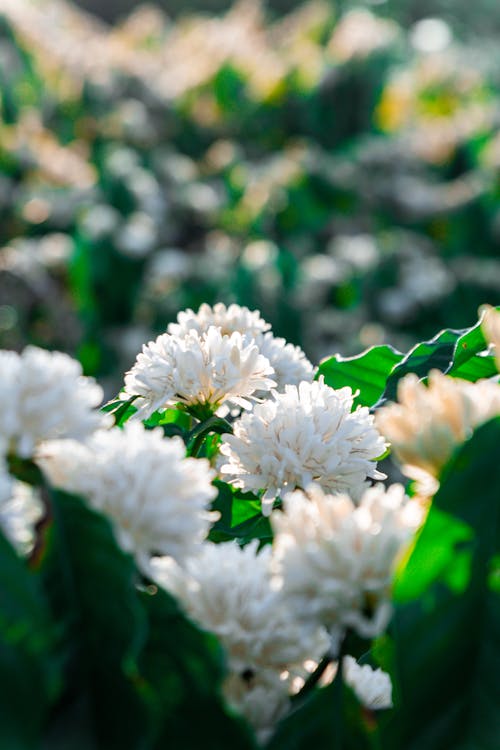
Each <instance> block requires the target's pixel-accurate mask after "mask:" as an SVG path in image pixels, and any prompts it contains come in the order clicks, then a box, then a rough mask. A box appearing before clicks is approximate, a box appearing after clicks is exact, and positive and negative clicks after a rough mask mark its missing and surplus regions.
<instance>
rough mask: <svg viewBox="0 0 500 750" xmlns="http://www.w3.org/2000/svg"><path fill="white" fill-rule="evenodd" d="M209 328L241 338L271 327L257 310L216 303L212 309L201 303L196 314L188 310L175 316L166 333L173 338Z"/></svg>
mask: <svg viewBox="0 0 500 750" xmlns="http://www.w3.org/2000/svg"><path fill="white" fill-rule="evenodd" d="M210 326H216V327H217V328H220V331H221V333H222V335H223V336H230V335H231V334H232V333H234V332H237V333H241V334H242V335H243V336H249V337H251V338H255V336H257V335H259V334H261V333H263V332H264V331H268V330H269V329H270V328H271V326H270V324H269V323H266V321H265V320H264V319H263V318H261V317H260V312H259V310H249V309H248V307H240V305H235V304H232V305H229V307H226V305H224V304H223V303H222V302H218V303H217V304H216V305H214V306H213V307H210V305H207V304H206V303H203V304H202V305H201V307H200V309H199V310H198V312H197V313H195V312H194V310H191V309H188V310H185V311H183V312H180V313H179V314H178V315H177V323H169V325H168V328H167V332H168V333H170V334H172V335H174V336H185V335H186V334H188V333H190V332H191V331H196V332H197V333H200V334H202V333H206V332H207V331H208V329H209V328H210Z"/></svg>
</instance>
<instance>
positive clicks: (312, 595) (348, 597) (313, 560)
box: [271, 484, 421, 637]
mask: <svg viewBox="0 0 500 750" xmlns="http://www.w3.org/2000/svg"><path fill="white" fill-rule="evenodd" d="M271 520H272V526H273V529H274V532H275V560H276V563H275V564H276V573H277V575H278V579H279V580H280V581H281V582H282V585H283V594H284V596H285V597H286V598H287V601H288V603H289V606H290V608H291V609H292V611H293V612H294V614H295V616H296V617H297V618H298V619H299V620H300V621H304V622H306V623H309V624H311V625H312V624H313V623H316V624H322V625H324V626H325V627H327V628H328V629H329V630H330V632H331V633H332V635H338V634H339V632H340V633H341V632H342V630H343V629H344V628H345V627H347V626H350V627H352V628H354V629H355V630H356V631H357V632H358V633H359V634H360V635H362V636H364V637H372V636H375V635H377V634H378V633H380V632H382V630H383V629H384V628H385V626H386V625H387V622H388V619H389V616H390V612H391V607H390V603H389V598H390V588H391V582H392V574H393V568H394V564H395V561H396V558H397V557H398V555H399V553H400V551H401V548H402V546H403V545H404V544H405V543H406V542H407V541H408V540H409V538H410V537H411V535H412V533H413V532H414V530H415V528H416V527H417V526H418V524H419V522H420V520H421V515H420V512H419V506H418V505H417V504H416V503H415V502H412V501H409V500H408V498H407V497H406V496H405V494H404V489H403V487H402V486H401V485H392V487H390V488H389V489H388V490H385V488H384V486H383V485H381V484H378V485H376V486H374V487H371V488H369V489H367V490H366V491H365V493H364V494H363V496H362V498H361V501H360V503H359V505H357V506H356V505H355V504H354V503H353V502H352V500H351V499H350V498H349V497H348V496H347V495H337V496H332V495H325V494H324V493H323V491H322V489H321V488H320V487H319V486H318V485H313V486H311V487H310V488H309V489H308V492H307V494H305V493H304V492H301V491H296V492H294V493H292V494H290V495H287V497H286V498H285V512H284V513H282V512H280V511H275V512H274V513H273V515H272V519H271Z"/></svg>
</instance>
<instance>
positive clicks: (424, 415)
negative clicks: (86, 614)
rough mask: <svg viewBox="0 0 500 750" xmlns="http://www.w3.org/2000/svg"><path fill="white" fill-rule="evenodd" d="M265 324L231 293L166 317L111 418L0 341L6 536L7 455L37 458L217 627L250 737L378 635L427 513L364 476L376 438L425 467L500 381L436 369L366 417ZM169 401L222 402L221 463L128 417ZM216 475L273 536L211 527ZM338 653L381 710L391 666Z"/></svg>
mask: <svg viewBox="0 0 500 750" xmlns="http://www.w3.org/2000/svg"><path fill="white" fill-rule="evenodd" d="M269 329H270V326H269V324H268V323H266V322H265V321H264V320H263V319H262V318H261V316H260V314H259V313H258V312H257V311H250V310H248V308H244V307H239V306H237V305H230V306H229V307H226V306H225V305H222V304H219V305H215V307H213V308H211V307H209V306H208V305H202V306H201V308H200V310H199V311H198V312H197V313H195V312H194V311H192V310H187V311H185V312H183V313H179V316H178V319H177V322H176V323H172V324H170V325H169V327H168V330H167V332H165V333H163V334H162V335H160V336H159V337H158V338H157V339H156V341H152V342H150V343H148V344H147V345H145V346H144V348H143V351H142V353H140V354H139V355H138V357H137V360H136V363H135V365H134V366H133V367H132V369H131V370H130V371H129V372H128V373H127V374H126V376H125V389H124V393H123V394H122V397H123V398H124V399H128V398H130V397H132V396H134V397H135V399H134V406H135V407H136V409H137V412H136V414H135V415H134V417H135V419H132V420H131V421H128V422H127V423H126V424H125V425H124V426H123V427H122V428H119V427H111V428H110V427H109V426H108V422H109V418H105V417H104V416H103V415H102V413H100V412H98V411H97V410H96V407H97V406H98V404H99V402H100V400H101V397H102V393H101V390H100V388H99V386H97V385H96V384H95V383H94V381H92V380H91V379H89V378H84V377H83V376H82V372H81V368H80V366H79V365H78V363H76V362H75V361H74V360H72V359H71V358H69V357H67V356H66V355H64V354H58V353H54V354H50V353H48V352H44V351H42V350H39V349H36V348H33V347H28V348H27V349H26V350H25V352H24V353H23V354H22V355H17V354H14V353H12V352H0V527H1V528H2V529H3V531H4V533H5V534H6V535H7V536H8V537H9V539H11V540H12V542H13V544H14V545H15V546H16V547H17V548H18V549H19V550H20V551H22V552H26V551H29V548H30V546H32V544H33V541H34V537H33V529H34V526H35V523H36V521H37V520H38V518H39V517H40V513H41V510H40V504H39V502H38V501H37V498H36V495H33V492H32V491H31V490H29V491H27V490H26V487H25V486H22V485H21V484H20V483H19V482H17V481H15V480H14V479H13V478H12V477H10V476H9V474H8V471H7V462H6V461H5V459H6V457H7V456H9V457H10V455H11V454H14V455H16V456H17V458H23V457H30V458H34V460H35V461H36V462H37V463H38V464H39V465H40V467H41V468H42V470H43V471H44V472H45V473H46V474H47V476H48V478H49V480H50V482H51V483H52V484H53V485H55V486H57V487H60V488H62V489H65V490H67V491H69V492H74V493H77V494H78V495H81V496H82V497H83V498H84V499H85V500H86V501H87V502H88V503H89V504H90V506H91V507H92V508H94V509H95V510H97V511H98V512H102V513H104V514H105V515H106V516H107V517H108V518H109V520H110V522H111V525H112V527H113V530H114V533H115V536H116V539H117V542H118V543H119V544H120V545H121V547H122V548H123V549H124V550H125V551H126V552H128V553H130V554H132V555H134V557H135V559H136V561H137V564H138V566H139V568H140V569H141V571H142V572H143V573H144V574H145V575H146V576H148V577H150V578H153V579H154V580H155V581H156V582H157V583H158V584H159V585H161V586H162V587H164V588H165V589H167V590H168V591H169V592H171V593H172V594H173V595H174V596H176V597H177V598H178V599H179V601H180V602H181V603H182V605H183V607H184V608H185V610H186V612H187V613H188V615H189V616H190V617H191V618H192V619H193V620H194V621H195V622H197V623H198V624H199V625H200V626H201V627H203V628H205V629H207V630H209V631H211V632H212V633H214V634H215V635H216V636H217V637H218V638H219V639H220V642H221V643H222V645H223V647H224V649H225V652H226V655H227V660H228V675H227V678H226V680H225V683H224V686H223V687H224V695H225V697H226V700H227V702H228V704H229V705H231V706H232V707H234V708H235V709H236V710H237V711H239V712H240V713H241V714H242V715H243V716H245V717H246V718H247V719H248V721H249V722H250V723H251V724H252V725H253V726H254V728H255V730H256V733H257V736H258V738H259V739H260V740H262V741H265V740H266V738H267V737H268V736H269V734H270V733H271V732H272V730H273V727H274V725H275V724H276V722H277V721H278V720H279V719H280V718H281V717H282V716H283V715H284V714H286V712H287V711H288V710H289V707H290V699H291V696H293V694H294V693H296V692H297V691H298V690H300V687H301V685H303V684H304V681H305V680H306V679H307V676H308V673H309V672H310V671H311V670H314V669H315V667H316V666H317V665H318V663H319V662H320V661H321V659H322V658H323V657H324V656H325V655H326V656H328V657H329V658H330V657H331V658H332V659H333V658H337V657H338V654H339V651H338V649H339V645H340V643H341V641H342V640H343V638H344V636H345V634H346V632H347V631H348V630H352V631H354V632H356V633H357V634H358V635H359V636H361V637H363V638H372V637H374V636H376V635H378V634H380V633H382V632H383V630H384V629H385V627H386V626H387V623H388V621H389V618H390V616H391V586H392V579H393V575H394V571H395V567H396V566H397V563H398V560H399V559H401V555H402V553H403V551H404V550H405V549H406V548H407V546H408V544H409V542H410V541H411V539H412V537H413V535H414V533H415V531H416V529H417V528H418V527H419V525H420V524H421V522H422V520H423V519H422V516H423V511H422V509H421V506H420V505H419V503H418V501H416V500H411V499H409V498H408V497H407V496H406V495H405V492H404V489H403V487H402V486H400V485H392V486H390V487H388V488H386V487H384V486H383V485H381V484H376V485H373V480H377V479H381V478H385V477H384V475H383V474H381V473H380V472H379V471H378V470H377V461H378V459H379V458H380V456H381V455H382V454H383V453H384V451H385V449H386V441H385V437H387V438H388V439H389V440H390V441H391V442H392V444H393V450H394V452H395V454H396V455H397V456H398V458H399V460H400V461H401V463H403V464H404V467H405V471H407V473H408V474H409V475H410V476H411V475H412V474H411V472H412V471H413V472H415V471H418V472H425V473H426V474H427V475H428V476H431V477H438V476H439V471H440V470H441V468H442V466H443V465H444V463H446V461H447V460H448V458H449V456H450V455H451V452H452V451H453V450H454V447H455V446H456V445H457V444H458V443H460V442H463V440H465V439H466V438H467V437H468V436H469V435H470V434H471V432H472V431H473V429H474V428H475V427H476V426H477V425H478V424H480V423H481V422H483V421H485V420H486V419H488V418H489V417H490V416H493V415H494V414H498V413H500V388H499V386H498V384H497V383H495V382H479V383H476V384H471V383H465V382H462V381H457V380H454V379H452V378H448V377H446V376H444V375H442V374H441V373H436V372H434V373H431V374H430V376H429V382H428V386H425V385H423V384H422V383H420V382H419V381H418V379H417V378H416V376H408V377H407V378H405V379H404V380H403V381H402V382H401V384H400V390H399V400H400V403H399V404H396V405H392V406H388V407H385V408H384V409H382V410H380V411H379V416H378V417H377V418H375V417H374V416H372V415H371V414H370V413H369V410H368V409H367V408H365V407H357V408H355V407H354V399H355V396H356V394H355V393H353V392H352V390H351V389H350V388H348V387H345V388H340V389H338V390H335V389H333V388H330V387H329V386H328V385H327V384H326V383H325V382H324V380H323V378H319V379H318V380H317V381H313V367H312V365H311V364H310V362H308V360H307V359H306V357H305V355H304V353H303V352H302V351H301V350H300V349H299V348H298V347H294V346H292V345H291V344H287V343H286V341H284V340H283V339H280V338H276V337H275V336H274V335H273V334H272V332H271V331H270V330H269ZM176 406H177V407H178V408H180V409H183V410H184V411H187V412H188V413H189V415H190V416H189V419H190V420H191V426H196V425H198V422H203V421H204V420H205V419H207V418H208V417H209V416H210V415H212V414H214V413H216V412H218V410H219V409H220V408H221V407H222V408H226V409H228V411H230V410H231V409H232V410H233V411H231V417H230V418H232V420H233V425H232V428H233V434H229V433H228V434H225V435H223V436H222V439H221V441H220V444H219V446H218V453H219V455H218V456H213V453H214V452H216V451H217V442H216V441H213V444H211V448H210V451H209V455H210V456H212V458H211V459H210V460H211V461H212V464H213V465H214V466H217V469H215V468H213V466H210V463H209V460H208V459H205V458H192V457H186V446H185V445H184V442H183V441H182V440H181V439H180V438H166V437H165V436H164V433H163V430H162V428H161V427H158V428H155V429H153V430H148V429H146V427H144V426H143V424H141V421H140V420H141V419H144V418H148V417H150V416H151V415H152V414H153V413H154V412H156V411H160V412H162V411H164V410H166V409H167V408H171V407H176ZM235 406H237V407H238V410H237V411H235V410H234V407H235ZM241 410H243V411H241ZM219 413H220V412H219ZM184 416H185V415H184ZM381 433H382V434H381ZM382 435H384V436H385V437H383V436H382ZM193 444H194V446H195V447H193ZM189 447H190V450H192V451H193V452H196V450H197V449H198V447H199V446H198V444H197V443H196V441H191V442H189ZM217 476H219V477H223V478H226V479H227V480H228V481H229V482H230V483H232V485H233V486H234V487H237V488H241V489H242V490H244V491H250V492H253V493H254V494H255V495H256V497H259V498H260V499H261V502H262V512H263V513H264V515H270V516H271V518H270V523H271V527H272V530H273V532H274V540H273V543H272V545H268V546H265V547H264V548H263V549H260V550H259V545H258V542H257V541H255V540H254V541H252V542H251V543H249V544H247V546H245V547H240V546H239V545H238V544H237V543H236V542H226V543H222V544H214V543H212V542H209V541H207V537H208V535H209V532H210V528H211V524H212V523H213V521H214V520H215V519H216V518H217V514H216V513H214V512H212V511H211V510H210V504H211V502H212V500H214V498H215V496H216V494H217V490H216V488H215V487H214V485H213V480H214V479H215V478H216V477H217ZM277 499H280V500H281V501H282V502H281V504H280V503H276V500H277ZM37 502H38V505H37ZM275 504H276V506H279V507H276V508H275V509H274V511H273V507H274V506H275ZM338 658H339V661H340V657H338ZM340 667H341V668H342V673H343V679H344V680H345V682H346V683H347V684H348V685H350V686H351V687H352V689H353V690H354V692H355V693H356V694H357V696H358V698H359V700H360V701H361V702H362V703H363V705H365V706H366V707H367V708H369V709H372V710H375V709H382V708H388V707H390V706H391V705H392V699H391V684H390V678H389V676H388V675H386V674H385V673H383V672H381V670H376V671H374V670H372V669H371V668H370V667H368V666H363V667H362V666H360V665H358V664H357V663H356V662H355V661H354V659H352V658H351V657H345V658H344V660H343V662H342V664H341V665H340V664H339V665H337V668H340Z"/></svg>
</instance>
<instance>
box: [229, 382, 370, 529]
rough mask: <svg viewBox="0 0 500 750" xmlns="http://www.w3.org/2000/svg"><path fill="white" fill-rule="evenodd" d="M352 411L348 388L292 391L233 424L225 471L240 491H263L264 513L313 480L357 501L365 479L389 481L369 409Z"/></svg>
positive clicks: (318, 385) (317, 385)
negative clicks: (276, 500)
mask: <svg viewBox="0 0 500 750" xmlns="http://www.w3.org/2000/svg"><path fill="white" fill-rule="evenodd" d="M352 406H353V393H352V390H351V389H350V388H341V389H339V390H333V389H332V388H330V387H329V386H327V385H325V383H324V382H323V379H320V380H319V381H317V382H314V383H308V382H303V383H301V384H300V385H299V386H298V387H296V386H287V387H286V388H285V392H284V393H282V394H280V393H274V394H273V399H269V400H268V401H266V402H265V403H263V404H258V405H256V406H255V408H254V410H253V412H252V413H246V414H244V415H243V416H242V417H241V419H240V420H238V421H237V422H235V424H234V435H224V440H225V442H224V443H223V445H222V446H221V454H222V455H223V456H225V457H226V459H227V463H225V464H223V465H222V466H221V469H220V471H221V472H222V473H223V474H226V475H228V476H229V480H230V481H232V482H233V484H235V485H236V486H237V487H242V488H244V489H245V490H253V491H255V490H262V489H265V494H264V498H263V512H264V513H265V514H268V513H269V512H270V511H271V508H272V502H273V500H274V498H276V497H277V496H282V495H283V494H284V493H285V492H287V491H288V492H289V491H291V490H294V489H296V488H302V489H303V488H305V487H307V486H308V485H309V484H310V483H311V482H318V483H319V484H320V485H321V486H322V487H323V489H325V490H327V491H329V492H346V491H347V492H349V493H350V494H351V495H352V496H353V497H358V496H359V495H360V494H361V493H362V491H363V489H364V488H365V486H366V485H367V483H366V479H367V477H370V478H375V479H377V478H383V477H384V475H382V474H380V473H379V472H377V464H376V459H377V458H378V456H380V455H381V454H382V453H383V452H384V450H385V442H384V440H383V438H382V437H381V436H380V435H379V433H378V432H377V430H376V429H375V427H374V425H373V417H372V416H371V415H370V414H369V412H368V409H367V408H366V407H358V408H357V409H356V410H355V411H354V412H351V409H352ZM266 501H267V502H266Z"/></svg>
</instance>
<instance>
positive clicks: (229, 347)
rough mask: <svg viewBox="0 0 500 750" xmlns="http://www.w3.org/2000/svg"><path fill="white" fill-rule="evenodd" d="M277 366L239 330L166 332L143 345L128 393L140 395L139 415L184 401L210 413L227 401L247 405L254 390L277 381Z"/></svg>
mask: <svg viewBox="0 0 500 750" xmlns="http://www.w3.org/2000/svg"><path fill="white" fill-rule="evenodd" d="M272 375H273V369H272V367H271V366H270V364H269V361H268V360H267V359H266V358H265V357H263V356H262V355H261V354H260V353H259V350H258V348H257V346H256V345H255V344H254V343H252V342H246V341H245V340H244V339H243V337H242V335H241V334H240V333H238V332H235V333H232V334H231V335H223V334H222V333H221V331H220V329H218V328H216V327H214V326H211V327H210V328H208V330H207V331H206V332H204V333H202V334H199V333H197V332H196V331H194V330H193V331H190V332H189V333H186V334H185V335H184V336H173V335H171V334H168V333H164V334H162V335H161V336H158V338H157V339H156V341H151V342H150V343H149V344H147V345H145V346H144V347H143V350H142V353H141V354H139V355H138V357H137V360H136V363H135V365H134V366H133V368H132V369H131V370H130V371H129V372H128V373H127V374H126V375H125V393H126V397H127V398H128V397H130V396H139V398H137V399H136V401H135V403H134V405H135V406H136V407H137V408H138V416H139V417H141V418H147V417H149V416H150V415H151V414H152V413H153V412H154V411H156V410H159V411H164V410H165V409H167V408H168V407H169V406H174V405H176V404H179V403H180V404H184V405H186V406H188V407H191V408H192V409H198V410H200V409H201V410H204V415H205V416H206V411H207V410H208V411H209V412H210V413H213V412H215V411H216V409H217V408H218V407H219V406H220V405H221V404H222V403H224V402H225V401H231V402H232V403H235V404H237V405H239V406H242V407H244V408H249V407H250V406H251V403H250V401H249V399H253V398H255V392H256V391H262V390H264V391H266V390H269V389H270V388H272V387H273V386H274V384H275V382H274V380H272V379H271V378H272Z"/></svg>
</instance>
